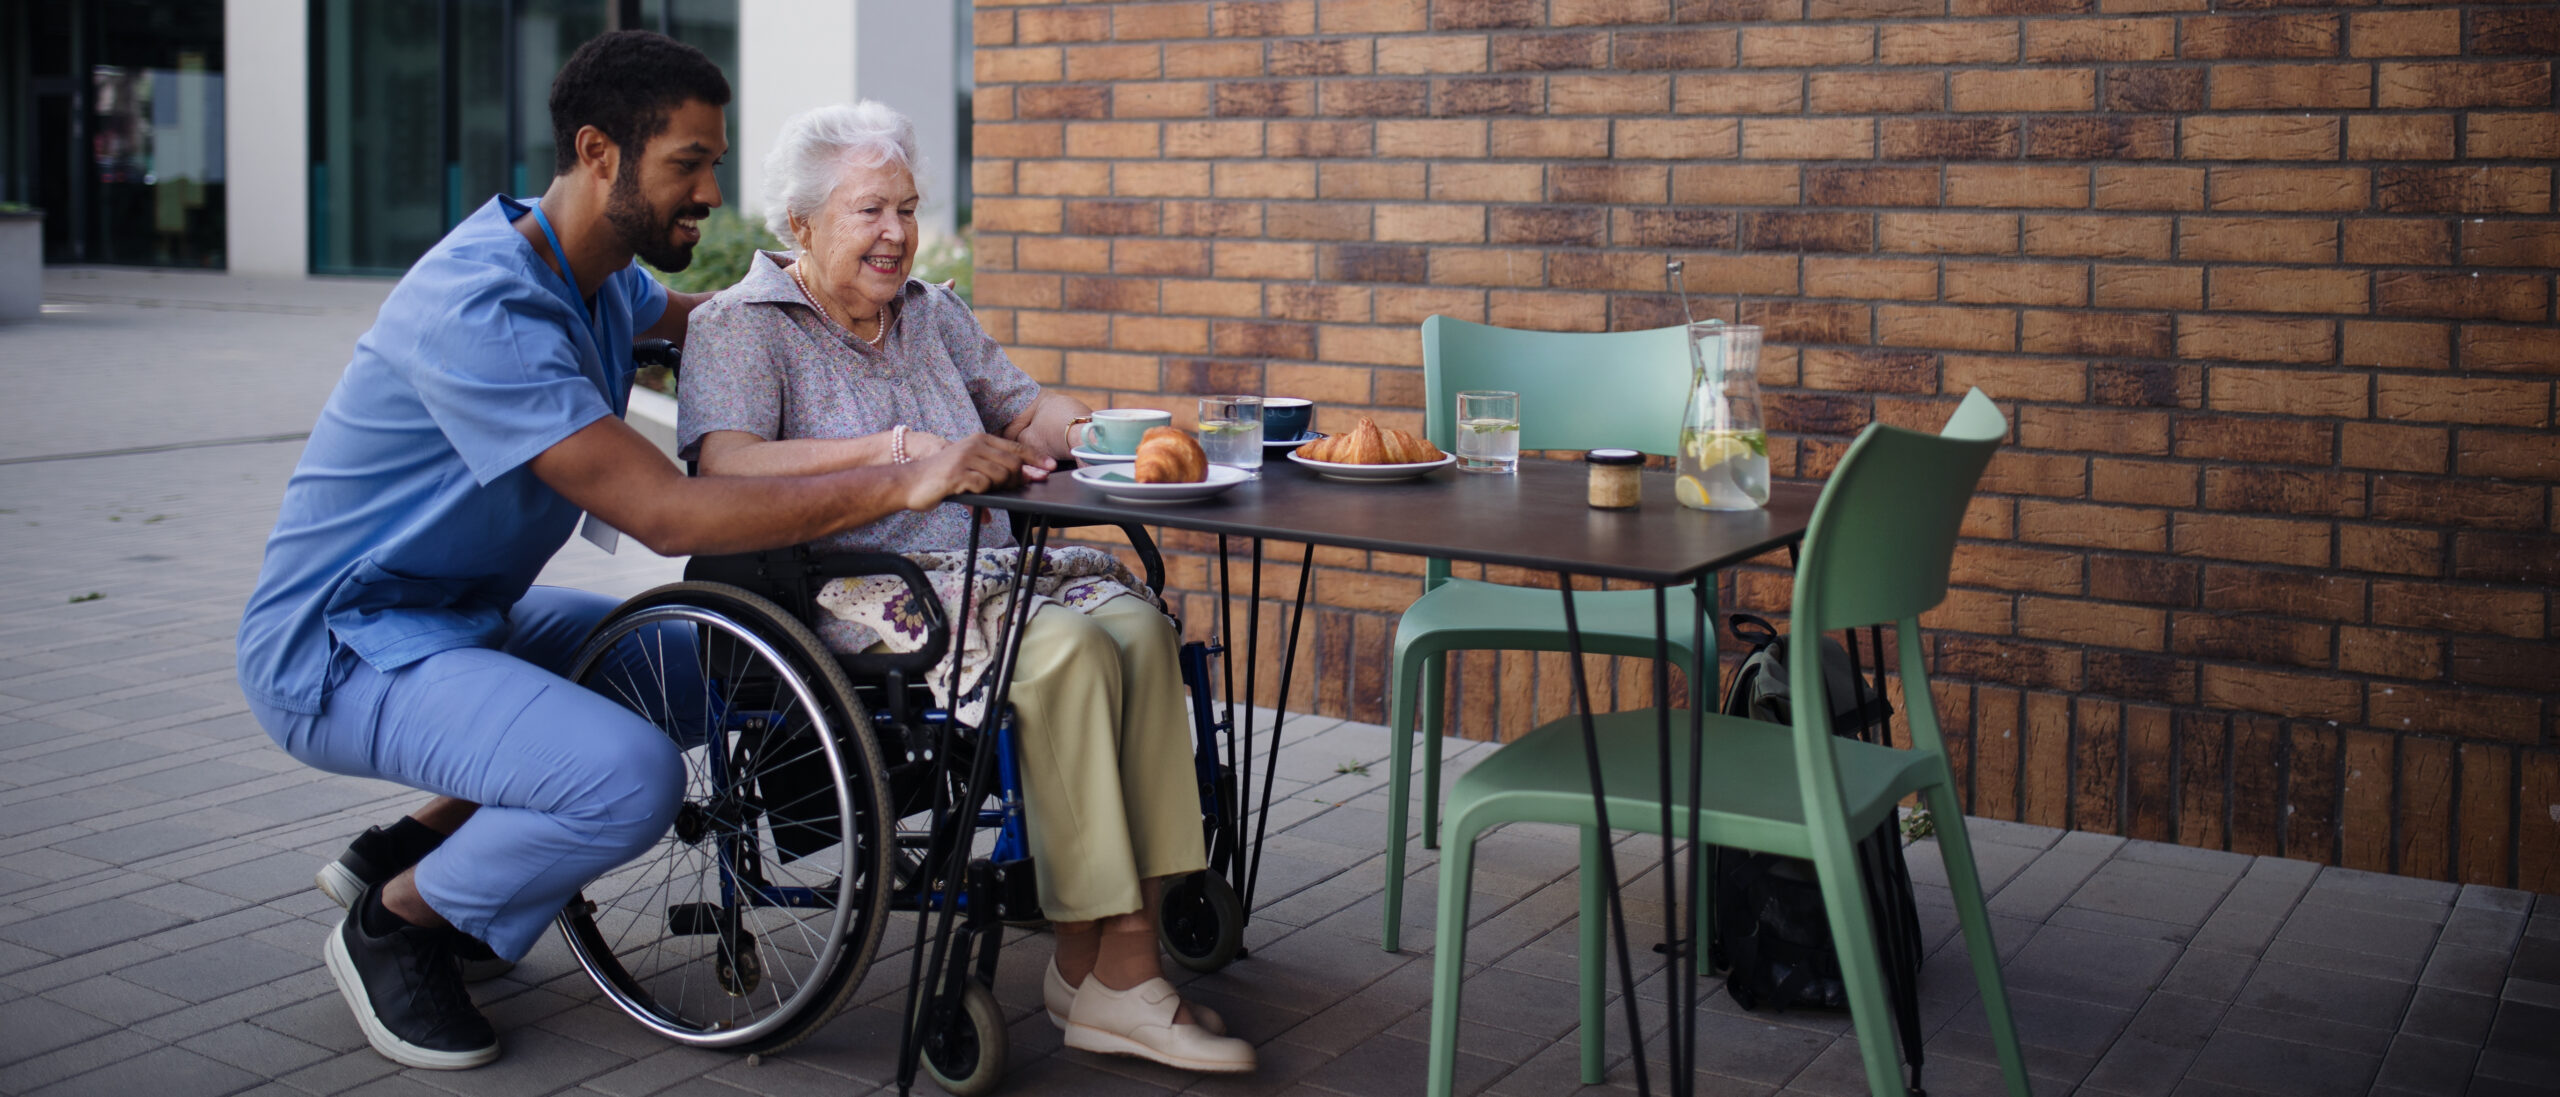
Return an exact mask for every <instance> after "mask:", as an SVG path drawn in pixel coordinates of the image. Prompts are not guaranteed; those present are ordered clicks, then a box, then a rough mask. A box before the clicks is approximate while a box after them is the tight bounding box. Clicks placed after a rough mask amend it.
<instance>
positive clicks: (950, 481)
mask: <svg viewBox="0 0 2560 1097" xmlns="http://www.w3.org/2000/svg"><path fill="white" fill-rule="evenodd" d="M914 437H915V436H914V435H913V434H909V435H908V438H909V440H910V441H911V442H912V440H913V439H914ZM909 452H910V453H913V451H912V450H910V451H909ZM1056 467H1057V462H1055V461H1052V460H1050V459H1049V458H1048V457H1047V456H1045V455H1043V454H1041V453H1040V452H1039V451H1038V450H1034V449H1032V448H1031V447H1029V446H1026V445H1023V444H1022V443H1020V442H1015V441H1010V440H1008V439H1004V438H999V437H997V436H995V435H992V434H973V435H970V436H969V437H967V438H963V439H960V440H958V441H956V442H946V443H944V444H943V445H942V446H941V447H940V448H938V449H936V450H935V451H934V453H933V455H932V456H930V457H918V458H916V460H915V462H914V463H913V464H910V465H908V466H907V468H908V469H910V470H911V471H910V473H909V479H908V487H907V509H908V510H919V511H922V510H932V509H933V508H935V507H937V506H940V505H942V501H943V500H944V499H948V498H950V497H951V496H953V495H957V494H960V493H963V492H978V491H987V490H990V489H993V488H998V487H1004V486H1008V485H1011V484H1015V483H1019V482H1021V481H1023V480H1025V479H1033V480H1037V479H1042V478H1045V477H1047V476H1048V474H1049V470H1050V469H1053V468H1056Z"/></svg>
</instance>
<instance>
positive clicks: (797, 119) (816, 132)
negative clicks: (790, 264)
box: [764, 99, 924, 249]
mask: <svg viewBox="0 0 2560 1097" xmlns="http://www.w3.org/2000/svg"><path fill="white" fill-rule="evenodd" d="M883 164H896V165H897V166H899V167H901V168H905V169H906V171H907V174H908V175H910V176H922V175H923V174H924V157H923V156H922V155H920V154H919V153H917V152H916V126H915V123H913V122H910V121H908V120H907V116H906V115H903V114H900V113H898V112H897V111H895V110H892V109H890V108H889V107H888V106H887V105H885V104H882V103H880V102H877V101H875V100H870V99H865V100H863V101H861V102H859V103H853V104H849V105H848V104H838V105H836V106H832V107H819V108H817V109H815V110H806V111H802V112H800V113H798V114H795V115H792V116H791V119H790V120H789V121H787V122H784V123H783V124H782V135H781V136H780V137H779V138H776V139H775V140H774V143H773V151H772V152H770V153H767V154H765V158H764V227H765V228H767V229H770V230H772V231H773V235H774V237H775V238H776V239H779V240H781V241H782V242H783V244H784V245H785V246H788V247H791V248H795V249H796V248H798V247H799V246H800V241H799V240H798V239H796V238H794V237H793V236H792V233H791V219H792V218H793V217H795V216H796V217H799V218H801V219H803V220H806V219H808V218H810V217H812V216H815V215H816V214H817V212H818V207H819V206H822V205H825V204H826V201H827V196H828V195H830V194H833V193H835V189H836V184H837V183H838V182H839V181H841V180H842V179H843V178H844V171H845V169H846V168H849V167H865V168H876V167H879V166H881V165H883Z"/></svg>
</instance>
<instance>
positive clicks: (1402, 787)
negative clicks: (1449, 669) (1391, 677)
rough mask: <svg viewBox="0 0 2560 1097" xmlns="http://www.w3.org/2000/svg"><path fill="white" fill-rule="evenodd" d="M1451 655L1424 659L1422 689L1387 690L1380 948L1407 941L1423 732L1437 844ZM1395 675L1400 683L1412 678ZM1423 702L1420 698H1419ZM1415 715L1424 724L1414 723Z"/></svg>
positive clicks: (1430, 835)
mask: <svg viewBox="0 0 2560 1097" xmlns="http://www.w3.org/2000/svg"><path fill="white" fill-rule="evenodd" d="M1447 658H1448V657H1447V656H1445V655H1430V656H1426V657H1424V659H1423V664H1422V673H1421V674H1420V675H1418V676H1416V677H1418V678H1419V679H1420V680H1421V682H1422V689H1421V690H1420V691H1418V694H1419V695H1418V696H1417V695H1416V694H1415V693H1408V692H1403V691H1398V690H1395V689H1393V688H1392V687H1390V689H1389V692H1388V695H1387V891H1386V896H1385V899H1386V902H1385V904H1384V906H1385V908H1386V920H1385V924H1384V925H1383V926H1381V927H1380V928H1379V930H1378V947H1379V948H1381V949H1384V950H1386V951H1388V952H1395V951H1397V950H1398V949H1400V948H1402V947H1403V945H1404V921H1403V919H1404V872H1405V864H1404V847H1405V843H1406V842H1407V841H1409V839H1408V838H1406V837H1405V824H1406V822H1407V821H1408V820H1409V819H1411V817H1412V816H1411V814H1410V812H1411V808H1410V807H1409V806H1408V801H1410V800H1411V799H1412V788H1413V741H1414V739H1415V738H1416V737H1417V735H1419V736H1420V737H1422V738H1423V739H1424V740H1425V742H1424V746H1425V749H1426V756H1427V757H1428V758H1429V759H1430V766H1431V768H1430V771H1429V774H1428V776H1427V780H1426V784H1425V785H1424V788H1425V789H1426V790H1427V791H1426V792H1425V794H1424V795H1425V799H1424V801H1423V813H1422V835H1423V842H1424V845H1425V848H1436V847H1437V846H1438V845H1439V843H1438V842H1437V841H1436V835H1437V834H1438V828H1437V826H1436V825H1435V824H1436V823H1437V822H1438V815H1439V808H1438V805H1439V793H1440V749H1439V748H1440V743H1439V739H1438V736H1439V732H1440V728H1441V724H1440V722H1439V720H1440V706H1439V704H1438V702H1437V700H1436V699H1437V698H1438V697H1439V696H1440V683H1441V681H1442V675H1443V669H1442V668H1443V666H1444V665H1445V660H1446V659H1447ZM1411 680H1413V679H1412V678H1408V677H1406V676H1404V675H1401V674H1399V675H1397V676H1396V678H1395V681H1396V682H1398V683H1401V682H1406V681H1411ZM1417 702H1419V703H1417ZM1417 715H1418V716H1419V717H1420V720H1421V724H1420V726H1419V727H1416V726H1415V719H1416V717H1417Z"/></svg>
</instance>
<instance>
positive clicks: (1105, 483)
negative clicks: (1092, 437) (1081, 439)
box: [1075, 465, 1251, 503]
mask: <svg viewBox="0 0 2560 1097" xmlns="http://www.w3.org/2000/svg"><path fill="white" fill-rule="evenodd" d="M1127 475H1129V473H1128V472H1127V471H1126V470H1124V469H1118V468H1102V467H1097V466H1091V465H1088V466H1086V467H1084V468H1080V469H1077V470H1076V471H1075V478H1076V479H1077V480H1078V481H1081V482H1082V483H1084V484H1085V485H1086V486H1088V487H1091V488H1093V489H1094V490H1096V491H1099V492H1101V493H1103V494H1104V495H1108V496H1110V497H1111V498H1114V499H1117V500H1119V501H1121V502H1123V503H1189V502H1193V501H1195V500H1200V499H1206V498H1208V497H1210V496H1212V495H1216V494H1218V493H1219V492H1222V491H1225V490H1227V489H1228V488H1231V487H1234V486H1236V485H1237V484H1241V483H1244V482H1245V481H1246V480H1248V479H1251V477H1248V476H1246V475H1245V474H1244V470H1243V469H1239V468H1232V467H1229V466H1227V465H1211V466H1209V478H1208V479H1206V480H1201V481H1197V482H1195V483H1189V484H1141V483H1139V482H1137V481H1135V480H1118V479H1106V477H1125V476H1127Z"/></svg>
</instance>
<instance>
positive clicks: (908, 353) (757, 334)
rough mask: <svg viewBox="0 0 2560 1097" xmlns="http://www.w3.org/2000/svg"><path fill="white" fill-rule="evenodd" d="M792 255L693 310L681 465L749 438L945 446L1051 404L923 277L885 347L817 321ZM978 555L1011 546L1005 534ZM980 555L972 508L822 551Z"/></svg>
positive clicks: (879, 526) (764, 265) (963, 309)
mask: <svg viewBox="0 0 2560 1097" xmlns="http://www.w3.org/2000/svg"><path fill="white" fill-rule="evenodd" d="M789 263H790V259H789V257H787V256H777V255H775V254H773V253H771V252H761V251H760V252H757V253H756V257H755V262H754V264H753V265H752V266H750V267H749V268H748V270H747V276H746V277H744V278H741V279H739V280H738V284H737V285H734V286H731V287H729V288H728V289H726V290H722V291H721V292H720V294H719V295H718V296H716V297H713V298H712V299H711V300H709V301H707V302H704V303H703V305H702V307H700V308H698V309H695V310H694V313H693V318H692V320H691V321H690V322H689V323H688V324H687V325H686V327H685V340H684V371H683V373H682V376H681V379H680V380H679V382H678V386H679V387H678V397H679V398H678V402H677V405H676V443H677V446H678V447H679V449H678V453H679V456H681V457H683V458H684V459H685V460H688V461H690V460H693V459H694V458H696V457H698V456H700V454H701V449H702V436H703V435H706V434H709V433H711V432H712V431H715V430H737V431H745V432H747V433H748V434H752V435H755V436H756V437H758V438H762V439H764V440H766V441H769V442H770V441H779V440H781V439H785V438H861V437H865V436H868V435H873V434H878V433H880V432H882V431H885V430H888V429H889V428H891V427H894V426H896V425H898V424H900V423H904V424H906V426H907V429H908V430H920V431H925V432H927V433H930V434H936V435H940V436H942V437H944V438H953V439H957V438H964V437H967V436H969V435H972V434H977V433H980V432H984V433H988V434H1001V433H1003V432H1004V428H1005V427H1007V426H1009V425H1011V424H1012V423H1013V421H1014V419H1016V418H1017V417H1019V416H1021V414H1022V413H1023V412H1025V411H1027V410H1029V409H1030V408H1031V406H1032V405H1033V404H1035V403H1038V402H1039V400H1040V384H1039V382H1036V381H1033V380H1032V379H1031V378H1030V376H1029V375H1027V374H1025V373H1023V372H1022V371H1021V370H1019V369H1016V368H1015V367H1014V364H1013V363H1012V362H1011V361H1010V360H1008V359H1006V358H1005V356H1004V348H1002V347H1000V346H997V345H996V341H995V339H994V338H993V337H992V336H989V335H988V334H987V330H986V329H985V328H982V327H979V326H978V318H977V316H976V314H974V313H971V312H970V311H969V306H968V305H967V304H965V303H963V302H962V301H961V300H960V295H958V294H956V293H953V292H951V291H950V290H949V289H946V288H944V287H942V286H935V285H927V284H926V283H923V282H920V281H917V280H915V279H913V278H910V279H907V284H906V287H905V288H904V289H903V290H901V291H900V292H899V294H898V300H897V301H895V302H894V303H892V304H891V306H890V307H891V308H893V309H895V310H896V311H895V312H894V313H892V316H893V319H892V320H891V322H890V324H889V337H888V338H887V339H886V340H885V341H883V343H882V345H881V346H879V347H877V348H875V347H873V346H872V345H871V344H869V343H866V342H863V341H862V340H860V339H857V338H854V336H853V334H852V333H851V332H848V331H846V330H844V329H843V328H842V327H839V326H837V325H835V324H832V323H829V322H828V321H827V320H826V319H825V318H823V317H821V316H819V315H818V310H817V309H816V308H814V307H812V306H811V305H810V304H809V299H808V298H807V297H804V296H802V295H801V293H800V286H799V283H797V282H794V281H792V279H791V272H790V267H789V265H788V264H789ZM980 538H981V540H980V542H979V543H980V544H981V545H982V546H985V547H990V548H993V547H1002V546H1007V545H1011V544H1013V534H1012V531H1011V530H1010V529H1008V528H1007V527H1006V526H1005V524H1004V523H1002V522H990V523H988V524H987V526H986V527H985V528H984V529H983V530H981V531H980ZM968 544H969V508H967V507H964V506H961V505H960V504H958V503H945V504H943V505H942V506H940V507H937V508H935V509H933V510H931V511H926V512H923V513H918V512H916V511H899V512H897V513H895V514H892V515H889V516H888V517H886V518H882V519H881V520H879V521H877V522H873V523H871V524H870V525H867V526H863V527H862V528H860V529H853V530H847V531H845V532H843V533H839V534H836V535H835V536H833V537H830V538H828V539H826V540H824V541H820V542H818V545H819V547H821V548H827V549H835V550H840V551H846V552H924V551H931V550H935V549H960V548H966V547H968Z"/></svg>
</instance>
